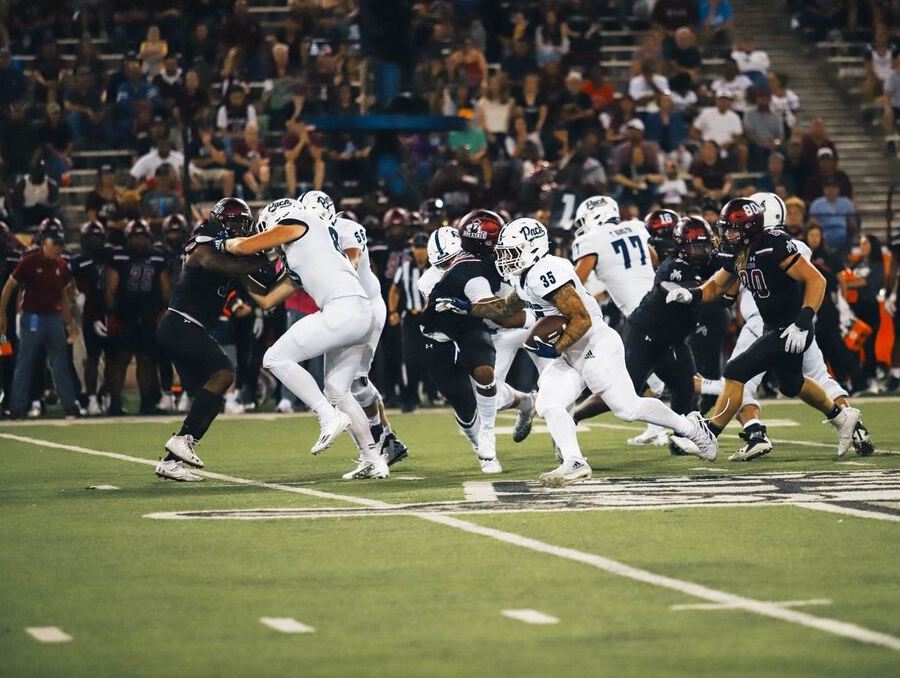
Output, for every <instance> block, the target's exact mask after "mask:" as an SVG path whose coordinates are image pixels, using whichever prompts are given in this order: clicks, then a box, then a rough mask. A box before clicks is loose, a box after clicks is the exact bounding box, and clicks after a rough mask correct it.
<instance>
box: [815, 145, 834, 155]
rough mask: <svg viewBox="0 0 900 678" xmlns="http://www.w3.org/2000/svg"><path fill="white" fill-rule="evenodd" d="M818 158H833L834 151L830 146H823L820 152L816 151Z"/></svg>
mask: <svg viewBox="0 0 900 678" xmlns="http://www.w3.org/2000/svg"><path fill="white" fill-rule="evenodd" d="M816 157H817V158H833V157H834V151H832V150H831V149H830V148H828V146H823V147H822V148H820V149H819V150H818V151H816Z"/></svg>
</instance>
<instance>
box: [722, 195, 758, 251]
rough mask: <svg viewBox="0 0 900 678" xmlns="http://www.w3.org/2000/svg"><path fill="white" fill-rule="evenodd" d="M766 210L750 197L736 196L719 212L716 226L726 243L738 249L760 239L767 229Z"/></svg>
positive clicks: (731, 247)
mask: <svg viewBox="0 0 900 678" xmlns="http://www.w3.org/2000/svg"><path fill="white" fill-rule="evenodd" d="M765 221H766V217H765V210H764V209H763V207H762V205H760V204H759V203H757V202H755V201H753V200H750V199H749V198H734V199H733V200H729V201H728V202H727V203H725V206H724V207H723V208H722V211H721V212H719V219H718V221H716V226H717V227H718V228H719V232H720V233H721V234H722V239H723V240H724V241H725V245H726V246H727V247H728V248H729V249H731V250H738V249H741V248H742V247H746V246H747V245H749V244H750V243H752V242H754V241H755V240H757V239H759V237H760V236H761V235H762V234H763V231H764V229H765Z"/></svg>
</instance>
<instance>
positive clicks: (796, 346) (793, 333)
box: [781, 323, 809, 353]
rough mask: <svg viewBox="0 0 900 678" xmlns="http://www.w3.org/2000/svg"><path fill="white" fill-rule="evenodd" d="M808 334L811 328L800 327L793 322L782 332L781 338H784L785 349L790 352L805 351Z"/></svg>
mask: <svg viewBox="0 0 900 678" xmlns="http://www.w3.org/2000/svg"><path fill="white" fill-rule="evenodd" d="M808 334H809V330H803V329H800V328H799V327H797V325H796V324H795V323H791V324H790V325H788V326H787V327H786V328H785V329H784V332H782V333H781V338H782V339H784V350H785V351H787V352H788V353H803V349H805V348H806V335H808Z"/></svg>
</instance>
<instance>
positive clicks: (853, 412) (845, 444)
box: [827, 407, 860, 457]
mask: <svg viewBox="0 0 900 678" xmlns="http://www.w3.org/2000/svg"><path fill="white" fill-rule="evenodd" d="M859 417H860V413H859V410H858V409H856V408H855V407H845V408H843V409H842V410H841V411H840V414H838V415H837V416H836V417H834V418H833V419H828V420H827V421H828V423H829V424H831V425H832V426H834V427H835V428H836V429H837V434H838V446H837V456H839V457H843V456H844V455H845V454H847V450H849V449H850V445H851V444H852V443H853V433H854V431H855V430H856V424H857V423H858V422H859Z"/></svg>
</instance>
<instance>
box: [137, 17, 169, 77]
mask: <svg viewBox="0 0 900 678" xmlns="http://www.w3.org/2000/svg"><path fill="white" fill-rule="evenodd" d="M168 53H169V43H167V42H166V41H165V40H163V39H162V36H161V35H160V34H159V26H149V27H147V35H146V37H145V38H144V40H143V42H141V48H140V50H139V51H138V56H139V57H140V58H141V61H142V62H143V66H144V73H145V74H146V76H147V77H148V78H149V79H151V80H152V79H153V78H154V77H155V76H156V75H157V73H159V72H160V71H161V70H162V63H163V60H164V59H165V58H166V55H167V54H168Z"/></svg>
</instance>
